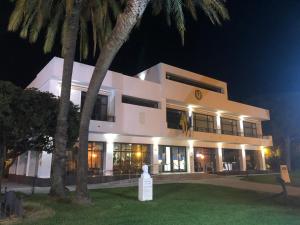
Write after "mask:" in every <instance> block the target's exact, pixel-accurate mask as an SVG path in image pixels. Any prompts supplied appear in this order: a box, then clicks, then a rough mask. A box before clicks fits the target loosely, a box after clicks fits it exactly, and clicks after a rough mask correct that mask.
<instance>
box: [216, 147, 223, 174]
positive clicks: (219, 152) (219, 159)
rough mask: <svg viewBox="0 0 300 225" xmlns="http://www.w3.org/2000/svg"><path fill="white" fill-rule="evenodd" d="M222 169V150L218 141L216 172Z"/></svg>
mask: <svg viewBox="0 0 300 225" xmlns="http://www.w3.org/2000/svg"><path fill="white" fill-rule="evenodd" d="M222 171H223V152H222V143H218V148H217V172H222Z"/></svg>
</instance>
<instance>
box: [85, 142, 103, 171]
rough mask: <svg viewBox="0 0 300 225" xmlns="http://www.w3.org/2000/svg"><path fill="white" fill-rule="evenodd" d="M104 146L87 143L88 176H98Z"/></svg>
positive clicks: (100, 169)
mask: <svg viewBox="0 0 300 225" xmlns="http://www.w3.org/2000/svg"><path fill="white" fill-rule="evenodd" d="M103 150H104V144H103V143H97V142H89V145H88V172H89V175H99V174H100V173H101V172H102V169H103V167H102V164H103V163H102V162H103Z"/></svg>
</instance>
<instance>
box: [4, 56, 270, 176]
mask: <svg viewBox="0 0 300 225" xmlns="http://www.w3.org/2000/svg"><path fill="white" fill-rule="evenodd" d="M62 71H63V60H62V59H60V58H53V59H52V60H51V61H50V62H49V63H48V64H47V65H46V66H45V68H44V69H43V70H42V71H41V72H40V73H39V74H38V75H37V77H36V78H35V79H34V80H33V81H32V83H31V84H30V85H29V88H30V87H35V88H38V89H39V90H41V91H48V92H51V93H53V94H54V95H57V96H58V95H59V94H60V88H61V76H62ZM92 72H93V67H92V66H88V65H84V64H80V63H75V64H74V72H73V80H72V91H71V100H72V102H73V103H74V104H76V105H79V106H80V107H81V106H82V105H83V102H84V100H85V95H86V91H87V87H88V84H89V81H90V78H91V75H92ZM269 119H270V116H269V111H268V110H265V109H261V108H257V107H253V106H250V105H245V104H241V103H238V102H233V101H230V100H229V99H228V93H227V84H226V83H224V82H222V81H219V80H215V79H212V78H209V77H206V76H202V75H199V74H195V73H192V72H189V71H186V70H182V69H179V68H176V67H173V66H169V65H166V64H163V63H160V64H158V65H156V66H153V67H151V68H150V69H148V70H145V71H143V72H141V73H139V74H138V75H136V76H135V77H129V76H125V75H122V74H120V73H116V72H112V71H109V72H108V73H107V76H106V78H105V80H104V82H103V85H102V86H101V90H100V92H99V95H98V99H97V102H96V105H95V108H94V112H93V115H92V120H91V122H90V131H89V147H88V149H87V151H88V166H89V175H91V176H102V177H109V176H117V175H128V174H138V173H140V170H141V167H142V165H143V164H148V165H150V167H151V172H152V174H164V173H194V172H203V173H216V172H222V171H246V170H256V171H258V170H260V171H261V170H266V163H265V154H264V148H265V147H268V146H272V137H271V136H268V137H265V136H263V135H262V127H261V123H262V121H266V120H269ZM183 127H186V131H187V132H184V131H183ZM36 157H39V158H38V160H36ZM75 157H76V153H75V151H71V150H70V151H68V161H67V171H68V174H70V175H71V174H74V171H75V168H76V162H75ZM51 160H52V155H51V154H47V153H46V152H43V153H42V154H37V153H34V152H28V153H26V154H24V155H22V156H20V157H19V158H18V160H17V161H16V162H15V164H14V165H13V166H12V167H11V168H10V174H14V175H17V176H27V177H30V176H34V175H35V171H37V177H38V178H41V179H49V178H50V171H51ZM35 168H37V170H36V169H35Z"/></svg>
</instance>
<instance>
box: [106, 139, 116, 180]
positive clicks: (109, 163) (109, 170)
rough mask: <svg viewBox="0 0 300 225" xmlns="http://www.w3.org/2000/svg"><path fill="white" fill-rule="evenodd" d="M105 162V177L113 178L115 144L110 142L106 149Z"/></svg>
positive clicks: (107, 143)
mask: <svg viewBox="0 0 300 225" xmlns="http://www.w3.org/2000/svg"><path fill="white" fill-rule="evenodd" d="M105 150H106V152H105V160H104V165H103V175H104V176H112V175H113V155H114V143H113V142H111V141H109V142H106V148H105Z"/></svg>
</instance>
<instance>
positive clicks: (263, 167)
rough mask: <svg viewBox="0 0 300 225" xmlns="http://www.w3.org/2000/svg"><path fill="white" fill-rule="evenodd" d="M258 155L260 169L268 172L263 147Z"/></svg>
mask: <svg viewBox="0 0 300 225" xmlns="http://www.w3.org/2000/svg"><path fill="white" fill-rule="evenodd" d="M257 154H258V163H259V169H260V170H266V159H265V150H264V148H263V147H261V149H260V150H258V152H257Z"/></svg>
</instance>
